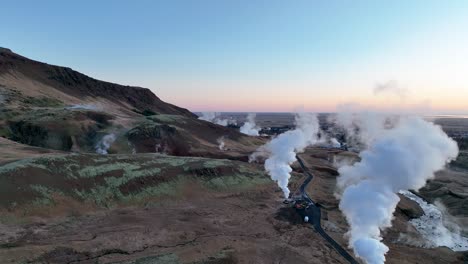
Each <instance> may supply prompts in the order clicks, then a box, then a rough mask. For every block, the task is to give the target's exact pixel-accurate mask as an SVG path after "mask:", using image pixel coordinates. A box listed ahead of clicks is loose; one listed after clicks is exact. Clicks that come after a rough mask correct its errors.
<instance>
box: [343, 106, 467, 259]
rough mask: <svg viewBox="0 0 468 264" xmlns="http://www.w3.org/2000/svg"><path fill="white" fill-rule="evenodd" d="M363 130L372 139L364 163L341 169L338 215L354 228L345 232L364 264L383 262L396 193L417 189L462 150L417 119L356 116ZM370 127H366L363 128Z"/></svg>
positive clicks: (442, 134) (395, 202) (362, 153)
mask: <svg viewBox="0 0 468 264" xmlns="http://www.w3.org/2000/svg"><path fill="white" fill-rule="evenodd" d="M368 117H372V119H370V120H360V121H361V122H359V124H360V127H359V129H360V131H365V132H366V133H370V134H369V138H368V140H367V142H366V143H367V147H368V148H367V149H366V150H364V151H362V152H361V153H360V154H359V156H360V158H361V161H360V162H357V163H355V164H354V165H345V166H343V167H341V168H339V173H340V177H339V178H338V179H337V185H338V188H339V189H340V191H341V192H342V193H341V194H337V196H339V198H340V210H341V211H342V212H343V213H344V215H345V216H346V219H347V221H348V223H349V225H350V230H349V232H348V233H347V235H348V237H349V243H350V246H351V247H352V248H353V249H354V253H355V255H356V256H358V257H360V258H362V259H363V260H364V261H365V262H366V263H370V264H377V263H384V262H385V254H386V253H387V252H388V250H389V249H388V247H387V246H386V245H385V244H383V243H382V236H381V231H382V230H384V229H385V228H387V227H390V226H391V221H392V216H393V213H394V211H395V208H396V206H397V204H398V202H399V200H400V199H399V197H398V195H397V193H398V192H399V191H404V190H410V189H412V190H418V189H420V188H421V187H423V186H424V185H425V184H426V181H427V180H428V179H430V178H432V177H433V176H434V172H435V171H437V170H440V169H442V168H443V167H444V165H445V164H446V163H447V162H448V161H450V160H452V159H454V158H455V157H456V156H457V155H458V146H457V144H456V143H455V141H453V140H452V139H450V138H449V137H448V136H447V135H446V134H445V133H444V132H443V131H442V130H441V128H440V127H438V126H436V125H434V124H432V123H429V122H427V121H424V120H423V119H421V118H418V117H400V118H399V119H397V120H396V119H393V121H392V122H389V120H390V119H388V118H376V117H375V116H373V115H358V116H355V118H357V119H363V118H368ZM366 125H367V126H368V127H364V126H366Z"/></svg>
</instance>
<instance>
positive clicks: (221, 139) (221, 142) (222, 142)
mask: <svg viewBox="0 0 468 264" xmlns="http://www.w3.org/2000/svg"><path fill="white" fill-rule="evenodd" d="M216 141H217V142H218V144H219V145H218V148H219V150H221V151H224V150H226V149H225V144H224V137H220V138H218V139H217V140H216Z"/></svg>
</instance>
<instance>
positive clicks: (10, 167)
mask: <svg viewBox="0 0 468 264" xmlns="http://www.w3.org/2000/svg"><path fill="white" fill-rule="evenodd" d="M31 167H33V168H38V169H43V170H48V169H47V167H46V166H45V165H43V164H40V163H39V164H38V163H36V160H35V159H22V160H18V161H15V162H11V163H7V164H5V165H3V166H1V167H0V174H2V173H8V172H14V171H16V170H20V169H25V168H31Z"/></svg>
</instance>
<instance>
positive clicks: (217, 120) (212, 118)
mask: <svg viewBox="0 0 468 264" xmlns="http://www.w3.org/2000/svg"><path fill="white" fill-rule="evenodd" d="M198 119H200V120H205V121H208V122H211V123H213V124H218V125H221V126H227V125H230V124H234V125H235V124H236V121H235V120H233V119H223V118H221V117H220V115H219V113H215V112H203V113H201V116H200V117H198Z"/></svg>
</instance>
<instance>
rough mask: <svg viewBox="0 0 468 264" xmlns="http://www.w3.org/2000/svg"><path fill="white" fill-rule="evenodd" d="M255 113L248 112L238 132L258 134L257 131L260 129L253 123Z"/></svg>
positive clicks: (250, 134)
mask: <svg viewBox="0 0 468 264" xmlns="http://www.w3.org/2000/svg"><path fill="white" fill-rule="evenodd" d="M255 116H256V115H255V114H254V113H250V114H248V115H247V121H246V122H245V123H244V125H242V126H241V128H240V132H241V133H244V134H246V135H249V136H258V135H259V134H258V132H259V131H260V128H259V127H257V125H256V124H255Z"/></svg>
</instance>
